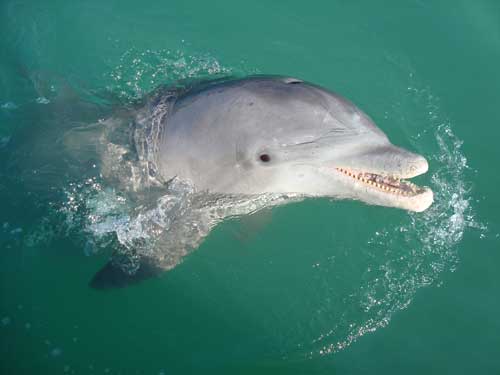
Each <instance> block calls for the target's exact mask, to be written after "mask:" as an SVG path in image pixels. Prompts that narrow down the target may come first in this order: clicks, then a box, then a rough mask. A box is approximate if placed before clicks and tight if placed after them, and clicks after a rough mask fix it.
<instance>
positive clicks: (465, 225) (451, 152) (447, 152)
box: [308, 90, 487, 357]
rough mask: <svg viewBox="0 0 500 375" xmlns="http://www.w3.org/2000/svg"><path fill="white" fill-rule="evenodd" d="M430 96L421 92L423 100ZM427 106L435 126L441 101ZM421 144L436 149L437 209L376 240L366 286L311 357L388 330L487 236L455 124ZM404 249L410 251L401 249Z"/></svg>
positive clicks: (315, 343)
mask: <svg viewBox="0 0 500 375" xmlns="http://www.w3.org/2000/svg"><path fill="white" fill-rule="evenodd" d="M425 92H426V91H425V90H418V91H415V93H416V94H418V95H420V96H424V94H425ZM426 100H427V101H428V102H427V108H429V111H428V113H427V114H428V116H429V120H430V122H433V123H435V122H436V120H438V115H437V113H438V106H437V104H436V99H435V98H432V97H430V98H429V97H428V96H427V97H426ZM416 138H417V139H418V143H419V144H425V145H432V147H435V149H436V151H435V153H434V155H433V156H431V157H430V158H429V161H430V164H431V165H432V166H433V169H434V173H433V174H432V176H431V181H430V185H431V188H432V190H433V192H434V194H435V196H434V204H433V205H432V206H431V207H430V208H429V209H428V210H427V211H425V212H424V213H409V216H408V219H407V220H406V223H403V224H401V225H399V226H395V227H383V228H381V229H379V230H377V231H376V232H375V233H374V234H373V235H372V236H371V238H370V239H369V240H368V246H369V247H368V248H366V249H364V250H363V251H365V252H366V253H369V254H372V255H371V259H370V264H369V266H368V267H367V269H366V271H365V272H364V274H363V276H362V280H363V282H362V284H361V285H360V287H359V289H358V290H357V291H356V292H354V293H353V294H351V295H350V296H349V297H348V298H347V300H346V301H344V304H345V306H346V310H345V311H344V312H342V313H341V314H340V317H339V319H338V320H337V323H336V324H335V326H334V327H333V328H332V329H330V330H329V331H327V332H325V333H323V334H321V335H319V336H317V337H316V338H315V339H313V340H312V342H311V344H312V347H316V348H318V349H316V350H313V351H311V352H309V354H308V356H310V357H311V356H315V355H318V354H319V355H320V356H322V355H327V354H331V353H335V352H338V351H340V350H343V349H345V348H346V347H348V346H349V345H351V344H352V343H354V342H355V341H356V340H357V339H359V338H360V337H362V336H363V335H365V334H367V333H370V332H374V331H376V330H377V329H379V328H382V327H385V326H387V325H388V324H389V323H390V321H391V319H392V316H393V315H394V313H396V312H397V311H400V310H403V309H405V308H406V307H407V306H408V305H409V304H410V303H411V301H412V299H413V297H414V295H415V293H416V291H417V290H418V289H420V288H422V287H426V286H429V285H431V284H435V285H438V286H439V285H440V281H439V280H440V279H439V277H440V275H441V274H442V273H443V272H445V271H449V272H453V271H454V270H455V269H456V267H457V265H458V262H459V256H458V250H457V244H458V243H459V242H460V241H461V239H462V237H463V235H464V233H465V231H467V230H468V229H476V230H478V231H480V232H484V231H486V230H487V228H486V226H485V225H483V224H481V223H480V222H478V221H477V219H476V217H475V213H474V209H473V205H472V203H473V197H472V195H471V189H470V184H469V182H467V176H466V174H467V171H468V166H467V159H466V157H465V156H464V154H463V151H462V149H461V146H462V143H463V142H462V141H461V140H460V139H459V138H458V137H457V136H456V135H455V134H454V133H453V130H452V126H451V124H450V123H448V122H444V123H441V124H439V125H438V126H437V127H436V129H435V130H434V131H430V129H426V131H424V132H423V133H422V134H418V135H417V137H416ZM423 153H425V152H423ZM426 154H428V153H426ZM401 244H407V245H409V246H410V247H403V248H401V247H402V246H401ZM348 307H349V308H348ZM356 310H359V311H360V312H359V311H356Z"/></svg>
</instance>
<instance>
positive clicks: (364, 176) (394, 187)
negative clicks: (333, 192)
mask: <svg viewBox="0 0 500 375" xmlns="http://www.w3.org/2000/svg"><path fill="white" fill-rule="evenodd" d="M335 169H336V170H337V171H339V172H341V173H343V174H345V175H346V176H349V177H352V178H353V179H356V180H358V181H361V182H363V183H364V184H366V185H369V186H372V187H374V188H377V189H380V190H383V191H384V192H386V193H390V194H395V195H400V196H405V197H408V196H413V195H417V194H420V193H422V192H423V191H424V189H422V188H420V187H419V186H417V185H415V184H414V183H412V182H409V181H405V180H401V179H400V178H399V177H397V176H382V175H378V174H376V173H369V172H368V173H367V172H355V171H351V170H349V169H344V168H335Z"/></svg>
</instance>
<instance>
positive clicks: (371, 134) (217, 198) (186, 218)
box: [66, 76, 433, 287]
mask: <svg viewBox="0 0 500 375" xmlns="http://www.w3.org/2000/svg"><path fill="white" fill-rule="evenodd" d="M133 122H134V125H133V127H132V136H131V137H130V138H131V139H132V140H133V142H132V143H133V144H134V149H135V151H136V153H137V155H136V158H137V161H136V162H134V163H132V162H130V158H126V157H125V155H126V153H125V152H122V151H120V150H119V149H117V148H116V147H113V143H112V142H108V143H106V144H104V145H103V146H102V147H101V150H100V151H99V153H100V157H101V159H102V163H101V165H102V166H101V169H102V174H103V175H104V176H105V177H106V178H107V179H108V180H109V181H112V182H113V181H117V180H120V181H121V182H120V183H121V184H122V185H123V187H124V188H126V189H132V190H134V191H136V192H138V191H141V190H143V192H142V193H143V194H148V193H149V192H151V187H152V186H155V188H156V190H157V191H159V192H161V191H162V189H167V190H168V189H169V188H171V186H172V185H176V186H178V185H179V184H181V185H182V184H184V185H185V186H189V188H188V189H186V190H184V192H187V193H186V194H184V195H183V196H182V197H181V198H180V199H178V200H177V201H176V203H175V204H174V206H175V207H180V208H181V209H177V210H176V211H172V215H171V217H170V218H168V220H167V221H168V225H167V224H165V225H162V224H158V223H157V222H155V223H154V225H156V226H158V230H157V235H156V236H155V238H154V241H152V243H150V244H149V246H148V247H147V248H145V249H143V250H142V251H140V252H137V251H134V254H135V255H137V254H139V256H136V258H137V259H139V261H138V262H136V264H134V266H133V267H130V268H127V269H125V267H123V262H122V263H119V262H115V266H114V267H113V266H110V265H108V266H106V267H105V268H104V269H103V270H101V271H100V272H99V273H98V274H97V275H96V277H95V278H94V281H93V285H94V286H96V287H107V286H121V285H122V284H123V282H122V281H121V280H120V278H122V276H123V275H125V276H127V277H128V278H129V279H130V280H137V278H144V277H149V276H150V273H152V274H154V273H157V272H158V270H163V269H169V268H172V267H174V266H175V265H176V264H178V263H179V261H180V259H181V258H182V257H183V256H184V255H186V254H187V253H188V252H189V251H190V250H192V249H194V248H196V247H197V246H199V244H200V243H201V241H202V239H203V238H204V237H205V236H206V235H207V234H208V233H209V232H210V230H211V229H212V228H213V227H214V226H215V225H216V224H217V223H219V222H220V221H221V220H223V219H224V218H227V217H231V216H241V215H246V214H250V213H253V212H255V211H258V210H260V209H262V208H264V207H269V206H273V205H278V204H284V203H287V202H290V201H296V200H300V199H305V198H309V197H313V198H314V197H330V198H334V199H357V200H361V201H363V202H365V203H368V204H376V205H382V206H388V207H398V208H403V209H406V210H411V211H423V210H425V209H426V208H428V207H429V206H430V205H431V203H432V198H433V197H432V191H431V190H430V189H428V188H421V187H418V186H416V185H414V184H412V183H410V182H407V181H404V180H402V179H404V178H411V177H414V176H417V175H420V174H422V173H425V172H426V171H427V169H428V165H427V162H426V160H425V159H424V158H423V157H422V156H420V155H417V154H414V153H412V152H409V151H406V150H403V149H401V148H399V147H396V146H394V145H392V144H391V143H390V141H389V140H388V138H387V136H386V135H385V134H384V133H383V132H382V131H381V130H380V129H379V128H377V126H376V125H375V124H374V123H373V121H372V120H371V119H370V118H369V117H368V116H367V115H366V114H364V113H363V112H362V111H361V110H360V109H358V108H357V107H356V106H355V105H354V104H352V103H350V102H349V101H347V100H346V99H344V98H342V97H340V96H338V95H337V94H335V93H332V92H330V91H328V90H326V89H323V88H321V87H319V86H316V85H313V84H310V83H306V82H303V81H300V80H298V79H294V78H285V77H267V76H258V77H249V78H246V79H237V80H217V81H212V82H204V83H201V84H199V85H196V86H191V87H189V88H182V89H162V90H159V91H158V92H157V93H155V94H153V95H152V96H151V97H149V98H148V99H147V100H146V101H145V104H144V105H143V106H142V107H141V108H139V109H137V110H135V111H134V112H133ZM109 124H113V125H112V126H111V125H109ZM117 126H119V125H116V122H113V121H110V122H108V126H107V127H108V128H109V127H112V128H113V127H117ZM101 138H102V137H101ZM125 138H126V137H125ZM75 142H76V143H78V142H79V141H78V137H77V138H74V137H68V140H67V142H66V143H67V144H70V145H71V144H75ZM74 148H75V147H73V149H74ZM121 165H122V166H123V165H134V166H135V167H134V168H135V169H130V170H131V171H132V172H131V173H128V174H123V173H121V172H120V168H121V167H120V166H121ZM141 174H142V176H143V177H141V178H137V176H138V175H141ZM118 175H120V176H121V179H120V178H118V179H117V176H118ZM131 181H132V182H133V183H131ZM144 186H147V187H148V189H146V190H144V189H143V188H144ZM174 190H175V189H174ZM159 196H160V197H161V193H160V195H159ZM158 199H159V200H158V201H161V199H162V198H158ZM221 202H222V203H221ZM170 203H171V201H169V204H170ZM122 258H123V257H121V259H122ZM112 263H113V262H112ZM141 264H142V267H143V268H142V269H141ZM145 265H147V266H145ZM146 268H147V269H149V270H151V272H144V270H145V269H146ZM139 269H141V271H138V270H139ZM117 270H121V271H124V272H121V271H120V272H119V271H117ZM134 275H136V276H135V279H134Z"/></svg>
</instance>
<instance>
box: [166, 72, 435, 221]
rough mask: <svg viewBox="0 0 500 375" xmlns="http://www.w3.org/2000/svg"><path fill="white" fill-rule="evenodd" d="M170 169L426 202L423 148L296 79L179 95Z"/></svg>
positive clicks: (278, 188) (272, 188)
mask: <svg viewBox="0 0 500 375" xmlns="http://www.w3.org/2000/svg"><path fill="white" fill-rule="evenodd" d="M161 139H162V141H161V147H160V150H161V152H160V154H159V156H158V164H159V166H160V170H161V171H162V173H163V174H164V175H165V176H179V177H184V178H186V179H189V180H191V181H192V182H193V184H194V185H195V187H196V188H197V189H199V190H207V191H212V192H218V193H229V194H263V193H285V194H301V195H304V196H311V197H332V198H339V199H356V200H360V201H363V202H366V203H368V204H376V205H382V206H389V207H399V208H403V209H407V210H411V211H423V210H425V209H426V208H428V207H429V206H430V205H431V204H432V200H433V194H432V191H431V190H430V189H429V188H426V187H418V186H416V185H414V184H412V183H410V182H408V181H405V180H403V179H408V178H412V177H415V176H418V175H420V174H422V173H425V172H426V171H427V169H428V164H427V161H426V160H425V158H424V157H422V156H420V155H417V154H415V153H412V152H410V151H407V150H404V149H402V148H399V147H397V146H394V145H392V144H391V142H390V141H389V139H388V138H387V136H386V135H385V134H384V133H383V132H382V131H381V130H380V129H379V128H378V127H377V126H376V125H375V124H374V123H373V121H372V120H371V119H370V118H369V117H368V116H367V115H366V114H364V113H363V112H362V111H361V110H360V109H358V108H357V107H356V106H355V105H354V104H352V103H351V102H349V101H348V100H346V99H344V98H342V97H340V96H339V95H337V94H335V93H333V92H330V91H328V90H325V89H323V88H321V87H319V86H316V85H313V84H309V83H306V82H303V81H301V80H298V79H293V78H283V77H255V78H250V79H244V80H234V81H227V82H222V83H220V82H219V83H215V84H212V85H207V86H205V87H203V88H201V89H199V90H197V91H196V92H188V93H187V94H186V95H184V96H183V97H180V98H179V99H178V100H177V102H176V103H175V106H174V108H173V111H172V114H171V115H170V118H168V119H167V121H166V125H165V129H164V130H163V134H162V138H161Z"/></svg>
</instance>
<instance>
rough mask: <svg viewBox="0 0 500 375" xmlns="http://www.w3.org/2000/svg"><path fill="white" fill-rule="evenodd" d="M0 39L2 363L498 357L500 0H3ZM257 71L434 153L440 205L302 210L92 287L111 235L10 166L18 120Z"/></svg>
mask: <svg viewBox="0 0 500 375" xmlns="http://www.w3.org/2000/svg"><path fill="white" fill-rule="evenodd" d="M0 51H1V52H0V107H1V108H0V157H1V158H2V160H0V161H1V163H2V166H1V167H0V177H1V178H2V179H1V181H0V201H1V202H2V203H1V206H0V259H1V261H0V267H1V272H0V280H1V283H0V292H1V294H0V319H1V321H0V372H1V373H2V374H28V373H29V374H33V373H35V374H64V373H67V374H107V373H109V374H118V373H121V374H186V373H194V372H200V373H209V374H211V373H213V374H225V373H227V374H235V373H236V374H239V373H247V374H254V373H269V374H271V373H272V374H275V373H291V374H295V373H297V374H312V373H319V374H323V373H328V374H337V373H338V374H364V373H366V374H368V373H369V374H373V373H397V374H400V373H407V374H413V373H414V374H422V373H432V374H442V373H471V372H472V371H476V372H477V373H481V374H494V373H500V319H499V318H498V317H499V316H500V300H499V298H498V296H499V295H500V294H499V289H500V287H499V285H500V277H499V276H498V273H497V267H498V265H499V264H500V253H499V248H500V246H499V243H500V228H499V224H500V223H499V219H498V214H497V213H498V212H499V210H500V199H499V198H498V186H499V184H500V177H499V174H498V172H497V166H496V163H497V162H498V161H499V156H500V155H499V151H498V150H499V148H498V142H497V138H498V136H499V135H500V131H499V130H498V129H499V124H500V114H499V112H498V103H499V102H500V75H499V74H498V67H499V66H500V3H499V2H498V1H494V0H492V1H466V0H461V1H417V0H415V1H391V2H384V5H383V6H382V4H381V3H380V2H374V1H364V2H362V1H350V2H348V1H340V0H337V1H330V2H322V3H319V2H316V3H315V2H303V1H293V2H292V1H275V2H268V1H252V2H245V3H243V2H231V1H214V2H192V1H191V2H186V1H168V2H167V1H148V2H133V1H107V2H104V1H94V0H91V1H86V2H68V1H55V0H54V1H49V2H37V1H9V0H4V1H2V2H1V4H0ZM254 73H278V74H283V75H291V76H296V77H300V78H302V79H305V80H308V81H312V82H315V83H318V84H320V85H322V86H325V87H328V88H330V89H333V90H335V91H337V92H339V93H341V94H343V95H344V96H346V97H348V98H350V99H351V100H353V101H354V102H355V103H356V104H358V105H359V106H360V107H361V108H362V109H363V110H364V111H365V112H367V113H368V114H369V115H370V116H371V117H372V118H373V119H374V120H375V122H376V123H377V124H378V125H379V126H380V127H381V128H382V129H383V130H384V132H386V134H388V135H389V137H390V139H391V140H392V141H393V143H395V144H397V145H400V146H403V147H405V148H409V149H412V150H414V151H416V152H418V153H420V154H422V155H425V156H426V157H427V158H428V160H429V162H430V171H429V173H428V174H427V175H426V176H423V177H421V178H419V182H420V183H425V184H428V185H430V186H431V187H432V188H433V190H434V191H435V193H436V202H435V204H434V205H433V207H432V208H431V209H430V210H429V211H427V212H426V213H423V214H408V213H406V212H403V211H398V210H394V209H388V208H382V207H369V206H365V205H363V204H361V203H358V202H346V201H343V202H331V201H328V200H316V201H306V202H303V203H299V204H293V205H290V206H286V207H281V208H278V209H274V210H273V215H272V219H271V220H267V221H266V222H265V225H261V226H258V227H257V228H255V227H251V228H249V227H248V225H247V224H245V223H244V222H241V221H238V220H233V221H228V222H226V223H223V224H222V225H220V226H218V227H217V228H216V230H215V231H214V232H212V233H211V234H210V236H209V237H208V238H207V240H206V241H205V242H204V243H203V245H202V246H201V248H200V249H199V250H198V251H196V252H194V253H193V254H192V255H191V256H189V257H188V258H187V259H186V260H185V261H184V262H183V263H182V264H181V265H180V266H178V267H177V268H175V269H174V270H173V271H171V272H168V273H165V274H164V275H162V276H161V277H159V278H157V279H153V280H150V281H147V282H144V283H141V284H138V285H136V286H132V287H129V288H125V289H119V290H113V291H110V292H97V291H95V290H92V289H90V288H89V287H88V281H89V280H90V278H91V277H92V275H93V274H94V273H95V272H96V270H98V269H99V268H100V267H101V266H102V265H103V264H104V263H105V262H106V259H107V257H108V256H109V251H107V250H106V249H104V250H100V251H99V252H97V253H96V254H93V255H90V256H88V254H87V255H86V251H85V249H84V244H85V240H86V237H85V235H84V234H82V233H79V232H78V229H83V228H74V226H73V227H72V228H71V230H69V229H67V228H66V227H64V225H66V224H64V223H63V222H62V221H60V218H59V219H57V218H55V215H54V214H53V213H51V211H50V210H49V209H48V208H47V206H46V205H45V203H47V202H45V201H43V199H42V198H41V197H42V195H41V193H35V194H34V195H33V194H32V195H29V196H28V198H26V197H27V195H26V192H27V191H29V190H31V189H29V188H32V186H30V187H28V186H26V185H25V182H24V180H23V178H21V176H10V177H9V178H7V177H6V176H5V173H7V172H6V171H7V169H6V167H5V165H6V164H7V159H8V157H9V156H10V155H9V154H10V153H11V152H16V151H15V147H14V146H12V144H15V143H14V142H15V140H16V137H18V134H20V133H22V134H24V136H23V137H25V138H26V134H28V135H29V134H43V132H44V126H45V125H46V124H47V123H51V124H52V125H54V123H56V124H57V123H58V122H60V123H61V124H63V123H64V122H65V121H69V120H65V119H66V117H68V116H69V115H67V113H69V112H71V114H72V116H73V117H72V118H73V119H72V120H71V121H84V119H83V116H84V114H83V113H84V112H81V113H82V114H81V115H80V112H78V110H76V109H74V107H72V106H73V105H75V103H78V101H79V100H80V99H81V98H86V100H90V101H92V93H94V92H101V93H102V92H106V93H109V95H112V96H113V97H115V98H116V97H119V98H120V100H121V101H122V102H125V103H126V102H130V101H132V100H133V99H134V98H138V97H141V96H142V95H143V94H145V93H147V92H148V91H150V90H151V89H153V88H154V87H156V86H157V85H159V84H161V83H168V82H172V81H175V80H176V79H180V78H189V77H206V76H210V75H217V74H222V75H236V76H241V75H246V74H254ZM89 97H90V99H89ZM85 116H87V115H85ZM75 117H76V118H77V119H76V120H75V119H74V118H75ZM79 117H80V118H79ZM33 137H35V135H33ZM13 147H14V151H12V149H13ZM28 156H29V155H28ZM7 180H8V181H9V182H6V181H7ZM68 188H69V187H68ZM52 203H54V204H55V205H57V204H62V203H64V202H61V201H56V202H52ZM75 238H76V239H75ZM87 253H88V252H87Z"/></svg>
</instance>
